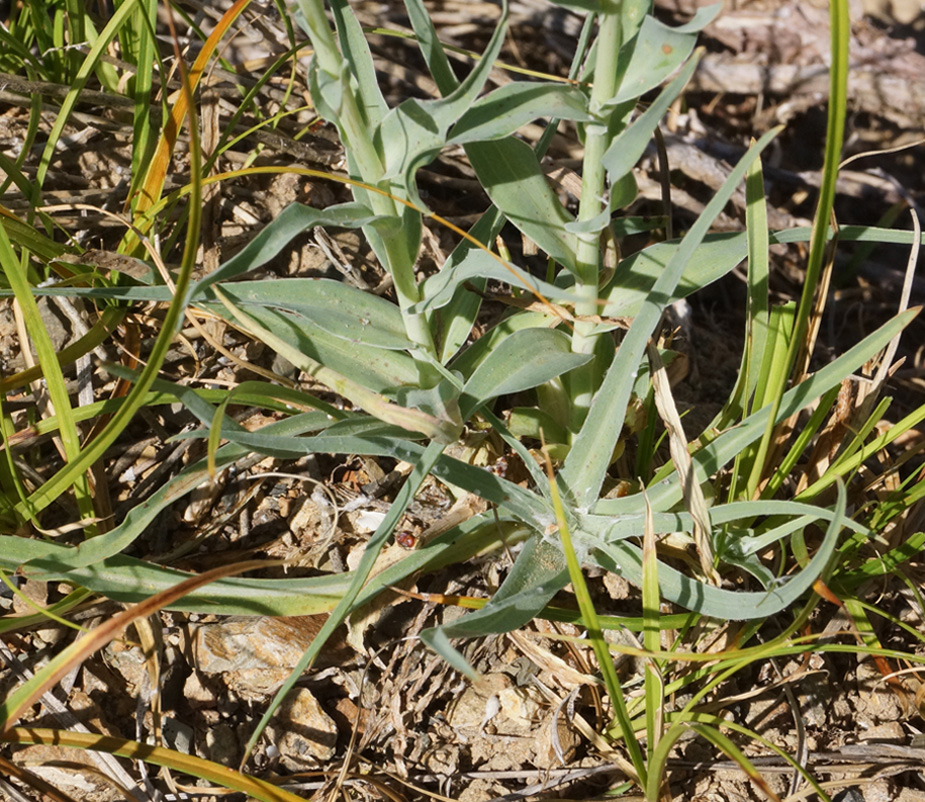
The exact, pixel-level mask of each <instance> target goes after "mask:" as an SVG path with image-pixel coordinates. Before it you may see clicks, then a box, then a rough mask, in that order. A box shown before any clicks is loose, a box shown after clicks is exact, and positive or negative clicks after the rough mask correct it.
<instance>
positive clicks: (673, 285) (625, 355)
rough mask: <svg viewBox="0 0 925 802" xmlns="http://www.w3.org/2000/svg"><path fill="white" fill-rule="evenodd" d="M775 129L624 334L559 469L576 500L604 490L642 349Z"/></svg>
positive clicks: (732, 178) (736, 173)
mask: <svg viewBox="0 0 925 802" xmlns="http://www.w3.org/2000/svg"><path fill="white" fill-rule="evenodd" d="M777 133H778V129H774V130H772V131H769V132H767V133H766V134H765V135H764V136H763V137H761V139H759V140H758V142H756V143H755V144H754V145H752V147H751V148H749V150H748V151H747V153H746V154H745V156H743V157H742V159H740V160H739V163H738V164H737V165H736V166H735V167H734V168H733V170H732V171H731V172H730V174H729V177H728V178H727V179H726V181H725V182H723V185H722V186H721V187H720V189H719V190H718V191H717V193H716V195H715V196H714V197H713V199H712V200H711V201H710V202H709V203H708V204H707V206H706V208H705V209H704V211H703V213H702V214H701V215H700V217H699V218H698V219H697V221H696V222H695V223H694V225H693V226H691V229H690V231H689V232H688V233H687V235H686V236H685V237H684V239H683V240H681V244H680V245H679V246H678V248H677V250H676V251H675V252H674V253H673V254H672V256H671V257H670V258H669V260H668V262H667V264H666V265H665V269H664V270H663V271H662V272H661V273H660V275H659V276H658V278H656V280H655V283H654V284H653V285H652V289H651V290H650V291H649V292H648V294H647V295H646V297H645V300H644V301H643V302H642V303H641V305H640V309H639V312H638V313H637V314H636V316H635V318H634V320H633V322H632V324H631V325H630V328H629V331H627V333H626V335H625V336H624V338H623V342H622V343H621V345H620V348H619V349H618V351H617V354H616V357H615V358H614V361H613V363H612V364H611V366H610V368H609V370H608V371H607V374H606V376H605V378H604V382H603V384H602V385H601V388H600V390H599V391H598V393H597V395H596V396H595V398H594V402H593V403H592V405H591V410H590V412H589V413H588V416H587V418H586V419H585V422H584V424H583V425H582V428H581V431H579V433H578V435H577V437H576V438H575V442H574V443H573V444H572V445H573V447H572V450H571V451H570V452H569V454H568V457H566V460H565V464H564V466H563V469H562V472H561V473H560V478H561V479H562V480H563V481H564V484H565V485H566V487H567V488H568V490H569V491H570V492H571V493H572V494H573V499H574V501H575V504H576V505H577V506H579V507H581V506H586V505H590V504H593V503H594V502H595V501H596V500H597V499H598V497H599V495H600V490H601V486H602V484H603V482H604V477H605V475H606V473H607V469H608V468H609V466H610V463H611V461H612V459H613V452H614V448H615V447H616V445H617V442H618V440H619V438H620V433H621V432H622V430H623V423H624V421H625V420H626V411H627V408H628V405H629V400H630V396H631V394H632V384H633V381H634V380H635V378H636V374H637V373H638V371H639V365H640V363H641V362H642V356H643V353H644V352H645V349H646V346H647V345H648V342H649V338H650V337H651V336H652V333H653V332H654V331H655V329H656V328H657V326H658V322H659V320H661V316H662V313H663V312H664V309H665V307H666V306H667V305H668V304H669V303H671V301H672V300H673V299H674V297H675V294H676V292H677V286H678V283H679V282H680V280H681V277H682V276H683V275H684V272H685V268H686V267H687V264H688V262H689V260H690V259H691V258H692V257H693V255H694V254H695V253H696V252H697V250H698V248H699V247H700V246H701V245H702V244H703V240H704V238H705V237H706V235H707V232H708V231H709V228H710V226H711V225H712V224H713V220H714V219H715V218H716V216H717V215H718V214H719V213H720V211H721V210H722V209H723V207H724V206H725V205H726V203H728V201H729V199H730V198H731V197H732V193H733V192H734V191H735V188H736V186H737V185H738V183H739V182H740V181H741V180H742V179H743V178H744V176H745V173H746V171H747V170H748V167H749V165H750V164H751V163H752V162H753V161H754V160H755V159H757V158H758V156H759V155H760V153H761V151H762V150H763V149H764V148H765V147H767V145H768V143H769V142H770V141H771V140H772V139H773V138H774V137H775V136H776V135H777ZM619 285H620V278H619V277H617V276H615V277H614V282H613V285H612V286H619Z"/></svg>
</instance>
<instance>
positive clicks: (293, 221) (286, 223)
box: [190, 203, 378, 301]
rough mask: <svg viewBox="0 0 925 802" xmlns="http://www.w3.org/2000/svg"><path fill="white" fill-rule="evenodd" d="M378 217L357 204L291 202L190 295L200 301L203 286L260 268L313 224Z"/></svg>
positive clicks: (341, 224)
mask: <svg viewBox="0 0 925 802" xmlns="http://www.w3.org/2000/svg"><path fill="white" fill-rule="evenodd" d="M377 219H378V218H377V217H376V215H374V214H373V213H372V212H371V211H370V210H369V208H367V207H366V206H363V205H362V204H359V203H340V204H337V205H335V206H329V207H328V208H327V209H315V208H313V207H311V206H306V205H305V204H304V203H292V204H290V205H289V206H287V207H286V208H285V209H283V211H282V212H280V214H279V216H277V217H276V219H275V220H273V221H271V222H270V223H268V224H267V225H266V226H264V228H263V229H262V230H261V231H260V233H259V234H257V236H255V237H254V238H253V239H252V240H251V241H250V242H248V243H247V245H245V246H244V247H243V248H242V249H241V250H240V251H238V253H236V254H235V255H234V256H232V257H231V258H230V259H229V260H228V261H227V262H225V263H224V264H222V265H220V266H219V268H218V269H217V270H215V271H213V272H212V273H210V274H209V275H207V276H205V277H204V278H202V279H201V280H200V281H199V282H198V283H196V284H194V285H193V288H192V290H191V293H192V294H191V296H190V297H191V298H192V300H193V301H196V300H202V298H203V296H204V293H205V289H206V288H207V287H210V286H212V285H213V284H215V283H217V282H219V281H227V280H228V279H230V278H235V277H236V276H240V275H242V274H244V273H247V272H248V271H251V270H256V269H257V268H258V267H262V266H263V265H265V264H266V263H267V262H269V261H270V260H271V259H273V258H275V257H276V256H278V255H279V254H280V253H281V252H282V250H283V249H284V248H285V247H286V246H288V245H289V243H290V242H292V240H293V239H294V238H295V237H297V236H298V235H299V234H301V233H302V232H304V231H306V230H307V229H309V228H314V227H315V226H335V227H337V228H360V227H361V226H365V225H368V224H369V223H372V222H373V221H375V220H377Z"/></svg>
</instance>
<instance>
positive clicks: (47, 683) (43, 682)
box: [0, 560, 270, 732]
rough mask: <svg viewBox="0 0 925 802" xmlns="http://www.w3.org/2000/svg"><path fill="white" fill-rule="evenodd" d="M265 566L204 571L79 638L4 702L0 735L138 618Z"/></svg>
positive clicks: (242, 565) (0, 709)
mask: <svg viewBox="0 0 925 802" xmlns="http://www.w3.org/2000/svg"><path fill="white" fill-rule="evenodd" d="M268 564H270V563H268V562H267V561H266V560H251V561H249V562H242V563H235V564H233V565H226V566H222V567H221V568H215V569H213V570H211V571H206V573H204V574H200V575H199V576H195V577H192V578H191V579H187V580H185V581H183V582H180V583H179V584H178V585H175V586H174V587H172V588H169V589H167V590H165V591H162V592H161V593H158V594H156V595H154V596H152V597H151V598H149V599H146V600H145V601H143V602H141V603H139V604H136V605H135V606H134V607H130V608H129V609H127V610H126V611H125V612H122V613H119V615H117V616H115V617H114V618H112V619H110V620H109V621H107V622H106V623H104V624H102V625H101V626H98V627H97V628H96V629H93V630H91V631H90V632H88V633H87V634H86V635H83V636H81V637H80V638H78V639H77V640H76V641H74V643H72V644H71V645H70V646H68V647H67V648H66V649H65V650H64V651H63V652H61V653H60V654H58V655H57V656H56V657H54V658H53V659H52V660H51V661H50V662H49V663H48V665H47V666H45V667H44V668H43V669H42V670H41V671H39V672H38V673H36V675H35V677H34V678H33V679H32V680H30V681H29V682H27V683H26V684H25V685H23V686H21V687H20V688H18V689H17V690H16V691H14V692H13V693H11V694H10V695H9V696H8V697H7V698H6V699H4V701H3V704H2V705H0V721H2V724H0V732H6V731H7V730H9V728H10V727H12V726H13V725H14V724H15V723H16V722H17V721H18V720H19V718H20V717H21V716H22V715H23V713H25V711H26V710H28V709H29V708H30V707H31V706H32V705H33V704H34V703H35V702H36V701H37V700H38V699H39V698H40V697H41V696H42V694H43V693H45V691H47V690H48V689H49V688H51V687H52V686H54V685H55V684H56V683H57V682H58V681H59V680H60V679H61V678H62V677H63V676H64V675H65V674H67V673H68V671H70V670H71V669H72V668H73V667H74V666H75V665H76V664H78V663H80V662H82V661H83V660H85V659H86V658H87V657H89V656H90V655H91V654H93V653H94V652H95V651H97V650H98V649H101V648H102V647H103V646H105V645H106V644H107V643H109V642H110V641H111V640H113V639H114V638H116V637H118V636H119V635H120V634H121V633H122V632H123V631H124V630H125V628H126V627H127V626H128V625H129V624H131V623H133V622H134V621H136V620H138V619H139V618H144V617H146V616H149V615H152V614H154V613H155V612H157V611H158V610H160V609H161V608H162V607H167V606H168V605H170V604H172V603H173V602H175V601H177V600H178V599H181V598H183V596H185V595H186V594H187V593H190V592H192V591H194V590H196V589H197V588H201V587H203V586H205V585H208V584H209V583H210V582H213V581H215V580H216V579H223V578H224V577H228V576H233V575H235V574H241V573H244V572H245V571H253V570H255V569H257V568H266V567H267V565H268Z"/></svg>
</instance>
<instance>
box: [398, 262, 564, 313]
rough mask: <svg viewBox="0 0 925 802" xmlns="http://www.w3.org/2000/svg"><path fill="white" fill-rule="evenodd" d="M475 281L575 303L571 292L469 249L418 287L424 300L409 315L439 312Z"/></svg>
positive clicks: (553, 299) (551, 299) (519, 268)
mask: <svg viewBox="0 0 925 802" xmlns="http://www.w3.org/2000/svg"><path fill="white" fill-rule="evenodd" d="M475 278H488V279H494V280H495V281H501V282H504V283H505V284H508V285H510V286H511V287H518V288H520V289H523V290H526V291H527V292H529V293H530V294H531V295H533V294H534V293H537V292H538V293H540V294H541V295H542V296H543V297H544V298H547V299H548V300H550V301H564V302H574V300H575V293H574V291H573V290H572V289H570V288H563V287H558V286H556V285H555V284H550V283H549V282H546V281H543V280H542V279H540V278H537V277H535V276H532V275H530V273H529V272H528V271H526V270H524V269H523V268H521V267H514V269H513V270H511V269H509V268H508V267H507V266H506V265H505V264H504V262H502V261H500V260H499V259H497V258H496V257H495V256H493V255H492V254H490V253H488V252H487V251H483V250H480V249H472V250H470V251H469V252H468V253H467V254H466V256H465V258H464V259H463V260H461V261H460V262H458V263H457V264H455V265H454V266H453V267H452V268H451V269H447V268H444V269H443V270H441V271H440V272H439V273H434V275H432V276H428V278H427V279H425V280H424V283H423V284H422V285H421V294H422V296H423V299H422V300H421V302H420V303H418V304H415V305H414V306H413V307H411V309H412V311H415V312H430V311H432V310H435V309H440V308H441V307H443V306H445V305H446V304H448V303H449V302H450V300H451V299H452V298H453V296H454V294H455V292H456V289H457V288H458V287H459V286H460V285H462V284H464V283H465V282H467V281H472V280H473V279H475Z"/></svg>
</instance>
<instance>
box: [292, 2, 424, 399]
mask: <svg viewBox="0 0 925 802" xmlns="http://www.w3.org/2000/svg"><path fill="white" fill-rule="evenodd" d="M299 6H300V8H301V9H302V13H303V14H304V15H305V20H306V22H307V23H308V28H309V36H310V38H311V40H312V46H313V47H314V50H315V55H314V58H315V61H316V64H317V67H318V69H319V70H320V71H321V72H323V73H324V74H325V75H326V76H327V78H328V79H329V80H330V81H332V82H336V83H339V84H340V87H339V89H340V92H339V96H338V100H339V103H338V107H337V108H336V109H334V112H335V113H336V115H337V118H336V119H334V120H332V122H334V123H335V125H337V128H338V131H339V132H340V136H341V139H342V141H343V144H344V148H346V150H347V152H348V153H349V154H350V158H351V159H352V161H353V163H354V165H356V169H357V171H358V172H359V176H357V177H358V178H359V179H360V180H362V181H364V182H365V183H367V184H371V185H372V186H375V187H377V188H380V189H385V190H388V191H394V187H391V186H387V185H384V182H383V178H384V175H385V166H384V164H383V160H382V157H381V155H380V153H379V151H378V150H377V148H376V146H375V143H374V142H373V137H372V131H371V130H370V126H369V124H368V122H367V120H366V118H365V116H364V114H363V112H362V111H361V109H360V105H359V103H358V101H357V93H356V90H355V89H354V87H353V85H352V83H351V79H350V76H349V75H348V74H347V71H346V67H347V65H346V64H345V60H344V57H343V55H342V54H341V52H340V50H339V48H338V46H337V42H336V40H335V38H334V33H333V31H332V30H331V25H330V23H329V22H328V18H327V16H326V15H325V12H324V3H323V2H322V0H299ZM367 202H368V203H369V205H370V207H371V208H372V211H373V212H374V213H375V214H376V215H379V216H382V217H385V218H390V220H389V221H388V222H387V223H386V224H385V225H382V226H378V227H377V228H376V232H377V233H378V235H379V238H380V240H381V241H382V244H383V247H384V248H385V260H386V262H388V264H386V265H385V267H386V269H387V270H388V271H389V273H390V274H391V276H392V280H393V282H394V285H395V294H396V296H397V298H398V305H399V308H400V309H401V312H402V319H403V321H404V324H405V332H406V333H407V335H408V337H409V339H410V340H411V341H412V342H413V343H414V344H415V345H417V346H418V351H419V353H418V354H413V355H412V356H414V359H415V362H416V363H417V365H418V371H419V374H420V379H421V384H422V386H425V387H427V386H432V385H433V384H434V383H436V381H437V379H438V374H437V373H436V371H435V369H434V368H433V366H432V365H431V363H430V361H429V360H430V359H432V358H434V357H435V356H436V348H435V346H434V340H433V335H432V334H431V331H430V327H429V325H428V322H427V319H426V317H425V316H424V315H422V314H420V313H412V312H409V311H408V310H409V308H410V307H412V306H413V305H414V304H416V303H418V302H419V301H420V300H421V293H420V288H419V287H418V284H417V280H416V279H415V276H414V263H415V261H416V259H417V253H416V251H415V252H412V250H413V249H412V247H411V244H412V243H411V238H410V236H409V235H408V233H407V231H406V228H405V226H403V224H402V211H403V209H404V207H400V206H399V205H398V204H397V203H395V201H393V200H392V199H391V198H389V197H387V196H385V195H380V194H378V193H375V192H370V193H368V195H367Z"/></svg>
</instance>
